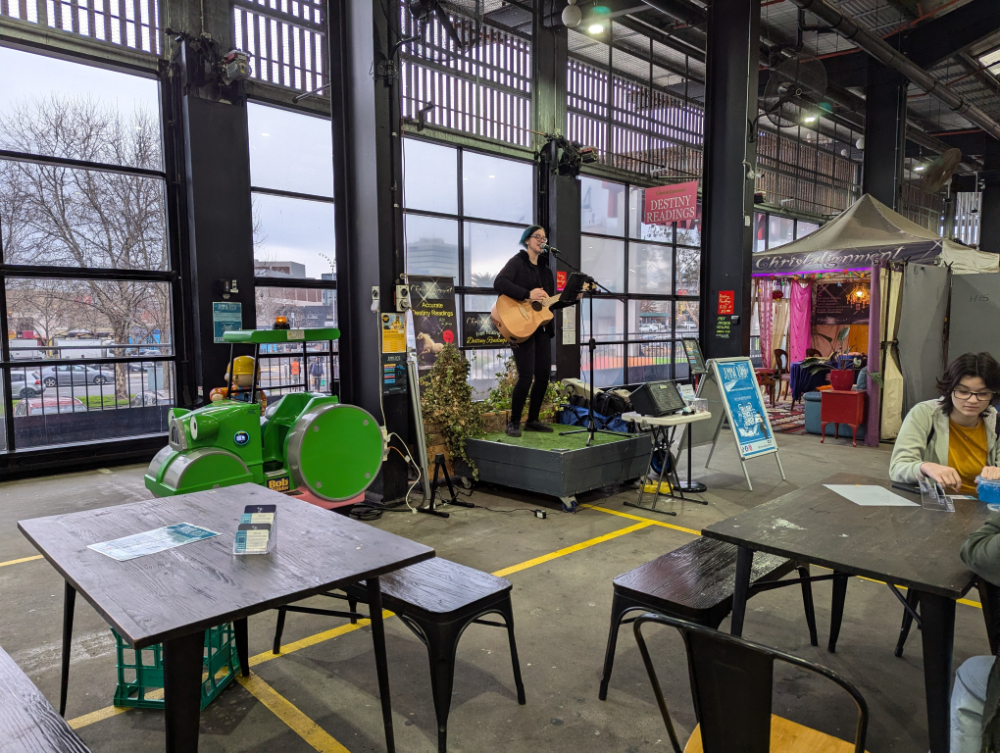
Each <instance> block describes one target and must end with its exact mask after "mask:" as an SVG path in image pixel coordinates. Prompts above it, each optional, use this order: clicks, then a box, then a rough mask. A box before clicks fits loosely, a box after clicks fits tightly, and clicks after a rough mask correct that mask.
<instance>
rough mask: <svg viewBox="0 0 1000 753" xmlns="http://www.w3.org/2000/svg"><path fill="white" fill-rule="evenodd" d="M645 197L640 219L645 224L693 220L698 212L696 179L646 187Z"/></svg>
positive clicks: (667, 223) (664, 223) (665, 223)
mask: <svg viewBox="0 0 1000 753" xmlns="http://www.w3.org/2000/svg"><path fill="white" fill-rule="evenodd" d="M645 199H646V200H645V206H644V207H643V212H642V221H643V222H644V223H645V224H647V225H669V224H670V223H672V222H680V221H683V220H693V219H695V218H696V217H697V214H698V181H696V180H692V181H690V182H688V183H674V184H672V185H669V186H655V187H654V188H647V189H646V191H645Z"/></svg>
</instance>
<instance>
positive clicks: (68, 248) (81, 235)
mask: <svg viewBox="0 0 1000 753" xmlns="http://www.w3.org/2000/svg"><path fill="white" fill-rule="evenodd" d="M2 129H3V119H2V117H0V131H2ZM164 207H165V199H164V183H163V180H161V179H160V178H147V177H142V176H139V175H126V174H123V173H107V172H98V171H94V170H78V169H71V168H66V167H47V166H43V165H35V164H31V163H28V162H17V161H13V160H0V226H2V227H0V231H2V233H3V251H4V260H5V261H6V262H7V263H8V264H32V265H44V266H55V267H95V268H102V269H149V270H165V269H167V268H168V266H169V254H168V252H167V238H166V220H165V215H164V212H165V210H164Z"/></svg>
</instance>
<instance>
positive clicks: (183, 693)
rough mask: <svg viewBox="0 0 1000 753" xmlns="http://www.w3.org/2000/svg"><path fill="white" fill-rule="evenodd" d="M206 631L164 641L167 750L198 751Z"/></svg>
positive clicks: (168, 752)
mask: <svg viewBox="0 0 1000 753" xmlns="http://www.w3.org/2000/svg"><path fill="white" fill-rule="evenodd" d="M204 653H205V631H204V630H199V631H198V632H196V633H191V634H189V635H184V636H181V637H180V638H173V639H171V640H168V641H164V642H163V701H164V720H163V721H164V724H165V725H166V728H167V753H197V751H198V728H199V727H200V722H201V671H202V667H203V666H204Z"/></svg>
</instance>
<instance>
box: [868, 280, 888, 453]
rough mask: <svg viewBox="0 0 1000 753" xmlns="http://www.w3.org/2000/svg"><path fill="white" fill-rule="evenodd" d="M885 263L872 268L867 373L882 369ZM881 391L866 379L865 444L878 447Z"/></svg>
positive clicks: (879, 371) (872, 381) (871, 380)
mask: <svg viewBox="0 0 1000 753" xmlns="http://www.w3.org/2000/svg"><path fill="white" fill-rule="evenodd" d="M884 267H885V262H879V263H878V264H876V265H875V266H874V267H872V288H871V302H870V304H869V306H870V308H869V314H868V372H869V373H871V372H873V371H874V372H876V373H879V374H881V373H883V369H882V285H881V272H882V269H883V268H884ZM880 397H881V389H880V388H879V386H878V385H877V384H875V380H874V379H872V378H871V377H869V378H868V419H867V421H868V423H867V427H868V431H867V432H866V433H865V444H866V445H868V446H869V447H878V441H879V438H880V437H881V436H882V425H881V420H880V418H881V412H880V410H879V398H880Z"/></svg>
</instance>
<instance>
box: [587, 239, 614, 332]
mask: <svg viewBox="0 0 1000 753" xmlns="http://www.w3.org/2000/svg"><path fill="white" fill-rule="evenodd" d="M580 269H582V270H583V272H584V274H588V275H590V276H591V277H593V278H594V279H595V280H597V282H599V283H600V284H601V285H603V286H604V287H606V288H607V289H608V290H610V291H611V292H613V293H622V292H624V291H625V242H624V241H613V240H609V239H607V238H595V237H593V236H583V237H581V238H580ZM597 311H599V309H595V310H594V313H595V314H596V313H597Z"/></svg>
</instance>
